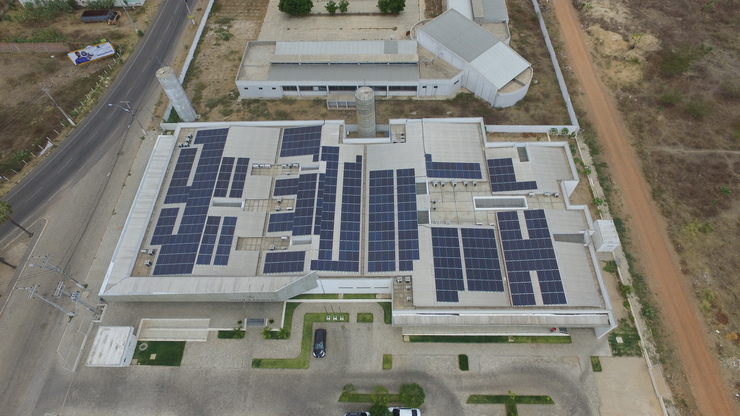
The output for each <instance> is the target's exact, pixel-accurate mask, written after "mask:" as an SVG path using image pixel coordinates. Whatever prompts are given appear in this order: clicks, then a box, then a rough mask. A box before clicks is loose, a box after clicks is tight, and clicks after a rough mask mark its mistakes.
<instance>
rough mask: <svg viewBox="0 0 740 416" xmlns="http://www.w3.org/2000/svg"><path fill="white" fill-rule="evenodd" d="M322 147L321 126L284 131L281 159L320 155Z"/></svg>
mask: <svg viewBox="0 0 740 416" xmlns="http://www.w3.org/2000/svg"><path fill="white" fill-rule="evenodd" d="M320 146H321V126H311V127H293V128H286V129H283V140H282V146H281V147H280V157H289V156H303V155H318V154H319V147H320Z"/></svg>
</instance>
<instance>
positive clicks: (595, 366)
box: [591, 355, 601, 373]
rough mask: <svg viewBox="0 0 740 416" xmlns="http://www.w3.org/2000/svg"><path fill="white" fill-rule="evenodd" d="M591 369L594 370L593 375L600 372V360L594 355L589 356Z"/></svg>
mask: <svg viewBox="0 0 740 416" xmlns="http://www.w3.org/2000/svg"><path fill="white" fill-rule="evenodd" d="M591 368H592V369H593V370H594V373H600V372H601V360H599V357H597V356H595V355H592V356H591Z"/></svg>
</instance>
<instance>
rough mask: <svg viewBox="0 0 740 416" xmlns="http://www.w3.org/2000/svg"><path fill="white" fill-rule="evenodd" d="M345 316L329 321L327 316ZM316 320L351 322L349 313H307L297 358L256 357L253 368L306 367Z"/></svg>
mask: <svg viewBox="0 0 740 416" xmlns="http://www.w3.org/2000/svg"><path fill="white" fill-rule="evenodd" d="M333 316H344V320H343V321H340V320H338V319H337V320H336V321H333V320H332V321H327V320H326V318H327V317H333ZM314 322H324V323H328V322H349V314H348V313H337V314H325V313H307V314H305V315H304V318H303V333H302V337H301V352H300V354H298V356H297V357H295V358H255V359H253V360H252V368H296V369H306V368H308V363H309V360H310V357H311V340H312V338H313V324H314Z"/></svg>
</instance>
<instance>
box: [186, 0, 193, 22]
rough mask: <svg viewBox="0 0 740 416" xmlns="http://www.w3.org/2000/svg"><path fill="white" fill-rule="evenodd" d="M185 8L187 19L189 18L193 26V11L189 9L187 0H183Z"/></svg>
mask: <svg viewBox="0 0 740 416" xmlns="http://www.w3.org/2000/svg"><path fill="white" fill-rule="evenodd" d="M185 8H186V9H188V19H190V21H191V22H192V23H193V26H195V18H194V17H193V13H192V12H191V11H190V6H188V0H185Z"/></svg>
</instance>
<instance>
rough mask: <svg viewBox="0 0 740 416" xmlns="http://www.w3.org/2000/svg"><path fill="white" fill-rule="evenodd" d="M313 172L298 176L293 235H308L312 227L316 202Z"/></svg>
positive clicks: (314, 175)
mask: <svg viewBox="0 0 740 416" xmlns="http://www.w3.org/2000/svg"><path fill="white" fill-rule="evenodd" d="M317 177H318V175H317V174H315V173H310V174H305V175H301V176H299V178H298V194H297V195H296V199H295V206H294V208H293V212H294V213H295V214H294V216H293V231H292V232H293V235H309V234H311V229H312V227H313V216H314V205H315V203H316V179H317Z"/></svg>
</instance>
